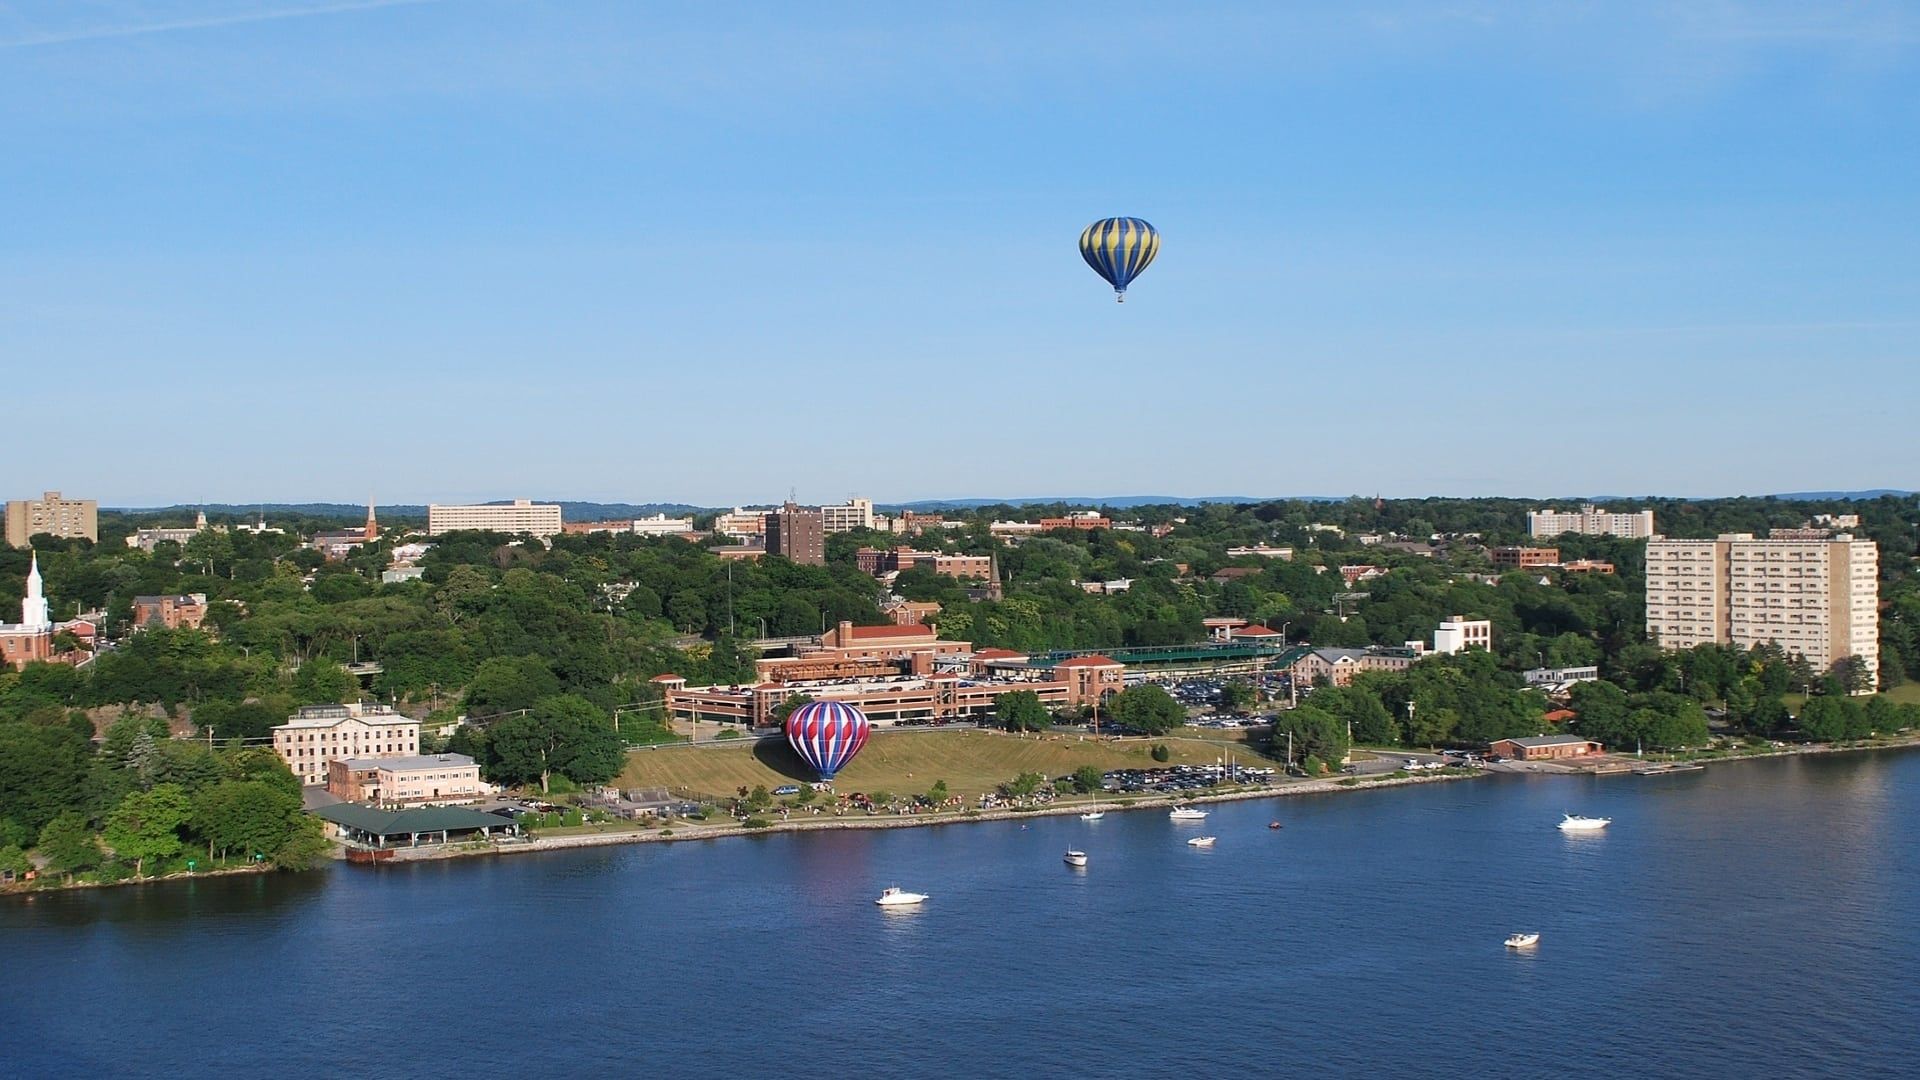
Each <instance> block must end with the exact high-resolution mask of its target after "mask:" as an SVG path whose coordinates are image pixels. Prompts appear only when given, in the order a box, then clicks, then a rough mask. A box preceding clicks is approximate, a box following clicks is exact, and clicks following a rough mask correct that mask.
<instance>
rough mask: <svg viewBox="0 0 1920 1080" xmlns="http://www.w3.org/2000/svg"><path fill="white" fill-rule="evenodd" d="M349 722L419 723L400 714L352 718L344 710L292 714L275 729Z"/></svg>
mask: <svg viewBox="0 0 1920 1080" xmlns="http://www.w3.org/2000/svg"><path fill="white" fill-rule="evenodd" d="M334 707H335V708H342V707H341V706H334ZM349 720H357V721H359V722H360V723H362V724H369V725H372V726H374V727H387V726H390V725H393V724H419V723H420V721H418V720H415V719H413V718H412V717H410V716H404V715H402V714H400V713H388V712H376V713H362V714H361V715H359V716H354V715H353V714H352V713H349V712H346V711H344V709H342V711H341V712H338V713H335V712H315V713H307V714H305V715H303V714H301V713H294V714H293V715H292V716H290V717H288V718H287V722H286V723H284V724H278V725H276V728H330V727H338V726H340V725H341V724H344V723H346V722H347V721H349Z"/></svg>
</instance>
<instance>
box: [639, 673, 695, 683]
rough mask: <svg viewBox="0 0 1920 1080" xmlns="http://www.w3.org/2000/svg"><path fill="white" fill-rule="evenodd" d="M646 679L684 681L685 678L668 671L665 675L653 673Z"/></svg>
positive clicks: (651, 680) (653, 680) (649, 680)
mask: <svg viewBox="0 0 1920 1080" xmlns="http://www.w3.org/2000/svg"><path fill="white" fill-rule="evenodd" d="M647 681H648V682H686V681H687V680H685V679H683V678H681V677H680V676H678V675H675V674H674V673H672V672H671V671H669V672H667V673H666V674H665V675H655V676H654V677H653V678H651V679H648V680H647Z"/></svg>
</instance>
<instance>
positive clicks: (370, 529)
mask: <svg viewBox="0 0 1920 1080" xmlns="http://www.w3.org/2000/svg"><path fill="white" fill-rule="evenodd" d="M365 535H366V538H367V541H368V542H369V543H371V542H372V541H375V540H378V539H380V523H379V522H378V521H375V520H374V517H373V500H372V499H368V500H367V531H366V533H365Z"/></svg>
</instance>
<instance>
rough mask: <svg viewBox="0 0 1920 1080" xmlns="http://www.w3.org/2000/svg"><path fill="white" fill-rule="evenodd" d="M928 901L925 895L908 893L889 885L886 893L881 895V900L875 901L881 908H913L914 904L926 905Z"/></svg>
mask: <svg viewBox="0 0 1920 1080" xmlns="http://www.w3.org/2000/svg"><path fill="white" fill-rule="evenodd" d="M926 899H927V894H925V893H917V892H906V891H903V890H902V889H901V888H900V886H898V885H889V886H887V889H886V891H885V892H883V893H881V894H880V899H878V900H875V901H874V903H876V904H879V905H880V906H881V907H911V906H912V905H914V904H919V903H924V902H925V901H926Z"/></svg>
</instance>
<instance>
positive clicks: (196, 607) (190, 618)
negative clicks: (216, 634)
mask: <svg viewBox="0 0 1920 1080" xmlns="http://www.w3.org/2000/svg"><path fill="white" fill-rule="evenodd" d="M206 619H207V594H206V593H189V594H186V595H183V596H136V597H134V598H133V625H134V626H136V627H140V628H142V629H145V628H147V627H151V626H164V627H166V628H167V629H169V630H179V629H181V628H183V627H184V628H186V629H190V630H198V629H199V628H200V624H201V623H203V622H205V621H206Z"/></svg>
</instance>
